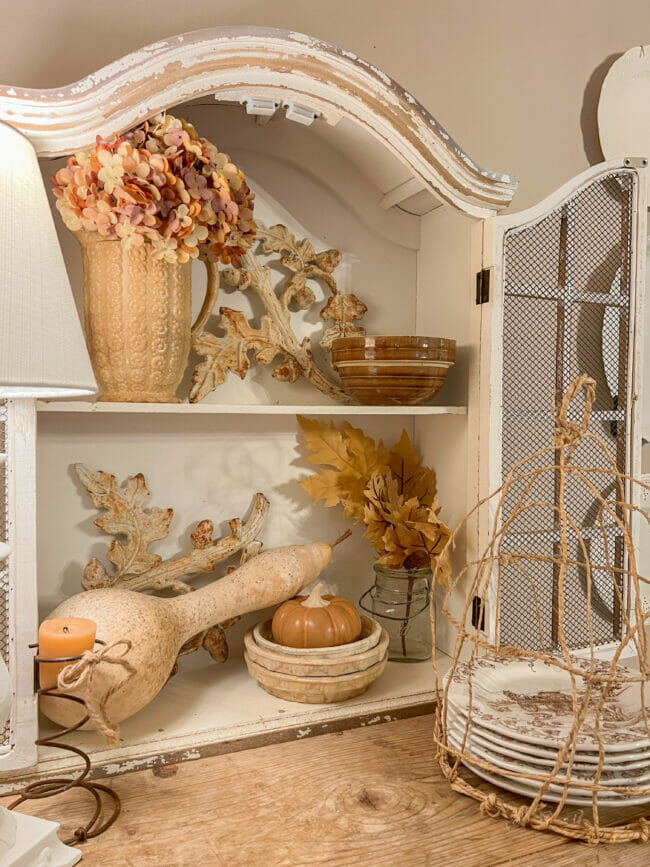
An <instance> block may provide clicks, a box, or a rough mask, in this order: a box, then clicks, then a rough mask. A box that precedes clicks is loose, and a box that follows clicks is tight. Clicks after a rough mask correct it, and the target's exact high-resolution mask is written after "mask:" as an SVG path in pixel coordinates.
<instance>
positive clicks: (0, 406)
mask: <svg viewBox="0 0 650 867" xmlns="http://www.w3.org/2000/svg"><path fill="white" fill-rule="evenodd" d="M7 425H8V418H7V404H6V402H5V401H0V454H2V455H6V454H7V449H8V440H9V437H8V431H7ZM7 472H8V470H7V464H6V462H2V461H0V540H4V539H7V538H8V535H9V491H8V485H7ZM9 631H10V622H9V567H8V563H7V561H6V560H5V561H2V560H0V653H1V654H2V657H3V659H4V661H5V664H6V665H7V667H9V665H10V659H9ZM9 738H10V729H9V724H7V725H6V726H5V727H4V729H3V728H2V727H0V747H3V746H4V747H7V746H9Z"/></svg>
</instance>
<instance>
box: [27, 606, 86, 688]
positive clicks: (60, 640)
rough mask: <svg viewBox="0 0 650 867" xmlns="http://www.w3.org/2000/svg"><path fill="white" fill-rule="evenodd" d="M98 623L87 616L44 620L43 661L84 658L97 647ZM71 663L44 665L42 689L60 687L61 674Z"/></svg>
mask: <svg viewBox="0 0 650 867" xmlns="http://www.w3.org/2000/svg"><path fill="white" fill-rule="evenodd" d="M96 633H97V624H96V623H95V621H94V620H86V619H85V618H83V617H58V618H56V619H54V620H44V621H43V623H41V625H40V626H39V629H38V655H39V656H40V657H41V659H58V658H60V657H68V656H81V654H82V653H83V652H84V650H92V649H93V647H94V646H95V634H96ZM66 665H69V663H68V662H41V663H40V665H39V672H38V677H39V681H40V684H41V688H43V689H47V688H48V687H51V686H56V682H57V679H58V677H59V672H60V671H61V670H62V669H64V668H65V667H66Z"/></svg>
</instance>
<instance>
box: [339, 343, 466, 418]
mask: <svg viewBox="0 0 650 867" xmlns="http://www.w3.org/2000/svg"><path fill="white" fill-rule="evenodd" d="M455 356H456V341H455V340H447V339H445V338H441V337H391V336H380V337H340V338H338V339H337V340H335V341H334V345H333V348H332V362H333V364H334V367H335V368H336V370H337V372H338V374H339V376H340V377H341V382H342V384H343V388H344V389H345V390H346V391H347V392H348V393H349V394H351V395H353V396H354V397H355V398H356V399H357V400H358V401H359V403H362V404H366V405H375V406H391V405H398V406H413V405H415V404H419V403H425V402H426V401H429V400H431V399H432V398H433V397H435V395H436V394H437V393H438V392H439V391H440V389H441V388H442V386H443V384H444V381H445V377H446V376H447V371H448V370H449V368H450V367H451V366H452V364H453V363H454V359H455Z"/></svg>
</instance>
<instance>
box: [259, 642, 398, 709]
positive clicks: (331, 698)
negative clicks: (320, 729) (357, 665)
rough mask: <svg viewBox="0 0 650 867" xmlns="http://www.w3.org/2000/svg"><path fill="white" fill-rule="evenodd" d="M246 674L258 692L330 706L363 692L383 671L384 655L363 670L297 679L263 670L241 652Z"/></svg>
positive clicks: (384, 665) (291, 675)
mask: <svg viewBox="0 0 650 867" xmlns="http://www.w3.org/2000/svg"><path fill="white" fill-rule="evenodd" d="M244 659H245V660H246V665H247V667H248V673H249V674H250V676H251V677H254V678H255V680H256V681H257V682H258V683H259V685H260V686H261V687H262V689H265V690H266V692H269V693H270V694H271V695H274V696H276V697H277V698H283V699H285V700H286V701H299V702H302V703H304V704H332V703H333V702H337V701H346V700H347V699H349V698H354V696H356V695H361V694H362V693H364V692H365V691H366V690H367V689H368V687H369V686H370V684H371V683H373V682H374V681H375V680H377V678H378V677H379V676H380V674H382V673H383V671H384V669H385V668H386V660H387V656H384V658H383V659H382V660H381V661H380V662H377V663H375V665H373V666H371V667H370V668H366V669H365V671H356V672H354V673H352V674H340V675H338V676H336V677H300V676H298V675H293V674H283V673H281V672H278V671H269V669H268V668H263V667H262V666H261V665H258V664H257V663H256V662H253V660H252V659H250V658H249V657H248V654H247V653H244Z"/></svg>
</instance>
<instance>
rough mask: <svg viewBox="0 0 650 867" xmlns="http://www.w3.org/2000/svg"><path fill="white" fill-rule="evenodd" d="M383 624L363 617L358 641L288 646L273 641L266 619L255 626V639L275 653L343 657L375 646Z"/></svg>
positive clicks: (292, 655)
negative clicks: (311, 645) (331, 644)
mask: <svg viewBox="0 0 650 867" xmlns="http://www.w3.org/2000/svg"><path fill="white" fill-rule="evenodd" d="M381 632H382V629H381V626H380V625H379V624H378V623H377V621H376V620H373V619H372V618H371V617H363V616H362V617H361V635H360V636H359V638H357V640H356V641H351V642H350V643H349V644H337V645H336V646H334V647H288V646H287V645H285V644H278V643H277V642H276V641H273V633H272V632H271V621H270V620H266V621H264V622H263V623H258V624H257V626H255V627H253V639H254V641H255V643H256V644H257V645H258V647H260V648H262V649H265V650H269V651H271V652H272V653H275V654H282V656H290V657H300V658H304V659H306V658H307V657H311V656H313V657H319V658H321V657H327V658H330V657H331V658H334V657H341V656H350V655H352V654H355V653H363V652H364V651H366V650H370V648H371V647H375V645H377V644H378V643H379V639H380V638H381Z"/></svg>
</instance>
